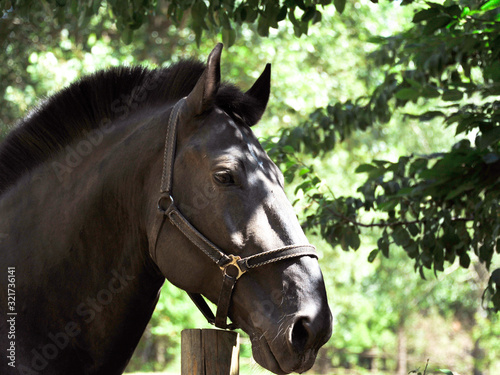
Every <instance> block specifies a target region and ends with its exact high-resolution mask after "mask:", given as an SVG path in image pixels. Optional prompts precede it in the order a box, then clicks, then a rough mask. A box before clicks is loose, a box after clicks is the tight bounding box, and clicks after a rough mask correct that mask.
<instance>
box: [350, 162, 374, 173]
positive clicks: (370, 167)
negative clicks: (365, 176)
mask: <svg viewBox="0 0 500 375" xmlns="http://www.w3.org/2000/svg"><path fill="white" fill-rule="evenodd" d="M376 169H378V168H377V167H376V166H374V165H371V164H361V165H359V166H358V167H357V168H356V169H355V170H354V173H369V172H371V171H373V170H376Z"/></svg>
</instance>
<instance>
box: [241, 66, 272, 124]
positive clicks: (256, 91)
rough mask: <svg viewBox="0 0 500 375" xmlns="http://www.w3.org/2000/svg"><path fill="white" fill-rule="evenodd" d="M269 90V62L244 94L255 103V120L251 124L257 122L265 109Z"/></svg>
mask: <svg viewBox="0 0 500 375" xmlns="http://www.w3.org/2000/svg"><path fill="white" fill-rule="evenodd" d="M270 92H271V64H267V65H266V68H265V69H264V71H263V72H262V74H261V75H260V77H259V78H258V79H257V81H255V83H254V84H253V86H252V87H251V88H250V90H248V91H247V92H246V93H245V95H247V96H249V97H250V98H251V99H252V101H254V102H255V103H256V108H255V111H256V113H255V121H254V122H253V124H250V125H251V126H252V125H255V124H256V123H257V122H259V120H260V118H261V117H262V115H263V114H264V111H265V110H266V106H267V101H268V100H269V94H270Z"/></svg>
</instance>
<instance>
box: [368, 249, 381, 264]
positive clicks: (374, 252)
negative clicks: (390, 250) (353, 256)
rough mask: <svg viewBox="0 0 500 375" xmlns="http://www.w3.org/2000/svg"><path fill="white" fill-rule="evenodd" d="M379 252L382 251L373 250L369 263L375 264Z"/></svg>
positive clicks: (369, 256)
mask: <svg viewBox="0 0 500 375" xmlns="http://www.w3.org/2000/svg"><path fill="white" fill-rule="evenodd" d="M379 251H380V250H378V249H375V250H372V251H371V252H370V255H368V262H370V263H373V261H374V260H375V258H377V255H378V253H379Z"/></svg>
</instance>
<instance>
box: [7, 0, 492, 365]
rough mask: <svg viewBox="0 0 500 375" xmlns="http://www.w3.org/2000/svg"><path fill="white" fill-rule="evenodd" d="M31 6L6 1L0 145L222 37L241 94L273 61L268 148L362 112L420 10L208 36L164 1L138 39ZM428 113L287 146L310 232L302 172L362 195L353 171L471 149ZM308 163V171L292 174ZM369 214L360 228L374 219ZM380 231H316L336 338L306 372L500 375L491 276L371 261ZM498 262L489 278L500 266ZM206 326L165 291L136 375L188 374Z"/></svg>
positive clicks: (103, 16)
mask: <svg viewBox="0 0 500 375" xmlns="http://www.w3.org/2000/svg"><path fill="white" fill-rule="evenodd" d="M12 3H14V2H12ZM26 3H27V5H26V9H21V10H20V11H17V10H16V7H13V6H12V4H11V3H10V2H8V1H2V2H1V4H2V5H3V9H2V10H3V17H2V19H1V20H0V37H1V38H2V39H1V43H2V52H1V54H0V100H1V108H2V110H1V112H0V139H1V138H2V137H4V136H5V134H6V133H7V132H8V131H9V130H10V129H12V128H13V127H15V125H16V122H17V120H18V119H20V118H22V117H24V116H26V115H27V113H28V112H29V110H30V109H32V108H33V107H34V106H36V104H37V103H39V102H40V101H42V100H43V99H44V98H45V97H47V96H50V95H51V94H53V93H55V92H56V91H58V90H60V89H61V88H63V87H65V86H66V85H68V84H70V83H71V82H73V81H75V80H76V79H78V78H79V77H82V76H84V75H85V74H89V73H92V72H94V71H96V70H98V69H105V68H107V67H110V66H117V65H136V64H140V65H145V66H148V67H151V68H155V67H163V66H168V65H169V64H171V63H172V62H176V61H178V60H179V59H183V58H194V59H201V60H205V59H206V57H207V55H208V53H209V52H210V50H211V49H212V48H213V47H214V45H215V44H216V43H217V42H219V41H221V40H224V41H225V42H226V48H225V50H224V52H223V56H222V77H223V79H224V80H227V81H230V82H232V83H234V84H236V85H237V86H239V87H240V88H242V89H244V90H245V89H247V88H249V87H250V86H251V85H252V83H253V82H254V80H255V79H256V78H257V77H258V76H259V74H260V73H261V71H262V70H263V69H264V67H265V64H266V63H268V62H269V63H272V69H273V71H272V92H271V98H270V100H269V105H268V109H267V112H266V114H265V116H264V117H263V119H262V121H261V123H260V124H259V125H258V126H257V127H255V128H254V131H255V132H256V134H257V135H258V136H259V137H260V139H261V140H262V141H263V142H264V143H265V144H270V143H272V142H273V140H276V138H279V136H280V134H283V133H282V131H283V129H288V130H290V129H295V128H297V127H299V126H300V125H301V124H303V123H304V122H305V121H309V120H308V119H310V117H309V116H310V115H311V113H313V112H314V111H315V110H316V109H317V108H326V107H327V106H328V105H329V104H330V103H332V102H335V103H337V102H338V103H346V102H348V101H349V100H350V99H352V100H353V102H352V103H353V105H356V103H357V102H356V100H361V99H359V98H367V97H369V96H370V95H372V93H373V91H374V90H375V89H376V88H377V87H378V86H379V85H380V84H381V82H383V81H384V80H385V79H386V77H387V67H386V66H384V65H383V64H381V63H380V61H378V60H377V58H376V57H377V54H376V51H377V50H379V48H380V45H379V43H378V41H379V39H377V38H380V37H382V38H388V37H390V36H392V35H396V34H398V33H401V32H404V31H405V30H406V29H408V27H409V25H410V24H411V22H412V19H413V17H414V15H415V12H416V10H417V7H418V4H410V5H406V6H402V4H401V2H390V1H387V2H381V3H379V4H375V3H373V2H370V1H367V0H354V1H350V2H348V3H346V2H344V6H345V10H344V9H342V10H344V11H343V13H342V14H340V13H341V12H340V11H339V7H335V6H334V5H333V4H332V5H328V6H325V7H324V8H322V9H321V22H317V23H314V22H310V24H309V26H308V29H307V30H305V31H306V33H307V35H305V33H303V32H302V33H301V32H297V30H296V29H297V25H294V23H293V22H291V21H290V20H289V19H284V20H283V21H280V23H279V28H272V27H271V28H267V29H266V30H262V25H259V23H258V22H246V23H242V24H241V25H237V27H233V28H232V29H231V33H228V32H224V30H222V31H220V29H217V28H210V27H208V30H205V31H204V32H203V34H202V35H201V36H200V32H199V30H198V29H197V28H196V24H193V21H192V19H193V17H195V16H196V13H195V12H194V11H193V10H192V9H191V13H190V11H189V9H188V8H189V7H188V6H186V9H187V10H186V11H185V12H184V13H183V14H180V15H179V17H178V18H177V19H173V18H172V17H166V16H165V14H167V13H168V12H169V9H167V8H168V5H169V3H168V2H160V1H158V4H157V5H156V6H157V7H158V10H157V12H150V13H148V14H146V15H145V16H144V19H143V20H141V22H139V23H138V26H137V27H134V28H132V29H133V32H129V31H128V29H124V28H123V27H122V26H120V25H119V24H118V23H117V22H116V18H117V14H118V13H117V12H116V10H115V8H116V4H115V2H112V1H108V2H105V1H102V2H101V1H98V2H96V1H94V2H93V1H90V2H88V3H89V4H88V6H93V7H94V9H93V10H92V12H90V13H89V14H88V15H83V16H82V17H80V18H81V19H80V18H78V17H77V16H76V15H75V14H74V13H72V12H71V11H68V12H67V13H64V14H63V15H60V14H59V13H58V10H57V9H59V8H58V7H70V6H71V5H72V2H67V4H66V2H65V1H62V2H61V3H62V4H63V5H61V4H59V1H56V2H55V3H54V2H50V1H48V2H37V3H36V5H35V3H34V2H33V3H31V4H30V2H29V1H28V2H26ZM82 3H87V2H82ZM125 3H127V4H128V3H129V2H125ZM130 3H133V2H130ZM191 3H193V2H191ZM205 3H206V4H208V2H205ZM306 3H307V1H306ZM316 3H318V2H316ZM326 3H329V2H326ZM338 3H341V2H338ZM338 3H337V5H339V4H338ZM403 3H404V2H403ZM443 3H444V2H443ZM110 4H114V5H113V6H114V7H115V8H113V9H112V8H111V5H110ZM190 5H192V4H190ZM161 7H164V8H165V9H164V10H163V11H162V10H161V9H159V8H161ZM113 12H114V13H113ZM1 15H2V14H0V16H1ZM58 17H59V18H60V20H59V21H58ZM220 22H223V20H222V21H220ZM259 28H260V29H259ZM262 34H264V36H263V35H262ZM300 34H302V35H300ZM298 35H300V36H298ZM228 44H232V45H231V46H228ZM393 69H396V70H397V67H393ZM428 105H429V104H427V102H423V101H417V100H415V101H414V102H412V103H408V105H407V106H406V107H405V111H397V110H395V111H394V112H393V113H392V116H391V118H390V119H387V121H379V122H378V123H375V124H373V126H370V127H369V128H368V129H353V130H352V131H351V132H349V134H348V135H346V136H345V137H344V138H343V139H342V141H341V142H335V146H334V147H333V145H332V146H331V147H330V150H322V152H321V153H314V152H310V151H309V150H308V149H307V148H305V149H301V148H300V147H297V148H295V149H292V151H293V153H294V159H293V160H295V164H294V165H292V164H286V163H285V164H281V167H282V168H283V169H284V171H285V172H286V170H287V169H291V168H292V167H293V168H295V169H294V174H286V176H287V182H288V185H287V193H288V196H289V199H290V200H291V201H292V202H295V203H294V206H295V208H296V212H297V215H298V216H299V218H300V219H301V221H303V222H305V223H307V222H308V220H310V217H309V219H308V216H310V215H311V209H313V208H311V202H310V200H305V199H304V195H305V192H304V190H303V189H302V190H301V189H300V188H299V189H297V186H299V185H300V184H301V183H303V179H302V178H301V176H302V175H301V173H302V174H306V173H309V172H310V170H309V169H310V167H311V166H312V167H314V174H315V175H316V176H320V178H321V183H320V184H319V185H321V187H320V188H323V189H326V190H328V191H329V193H331V194H332V196H334V197H340V196H356V195H357V194H359V193H358V192H357V191H356V189H357V188H358V187H359V186H361V185H362V184H363V182H364V181H365V180H366V176H365V175H364V174H360V173H355V170H356V168H358V167H359V166H360V165H364V164H366V163H369V162H370V161H371V160H373V159H376V160H387V161H392V162H397V161H398V158H399V157H400V155H412V154H413V155H428V154H432V153H439V152H444V151H446V150H449V149H450V148H451V147H452V146H453V145H454V144H456V143H457V142H458V141H459V140H461V139H468V138H470V134H459V135H458V136H457V135H456V133H457V131H456V128H455V126H454V125H453V124H452V125H450V126H443V125H442V119H440V118H434V119H432V118H431V119H429V121H420V119H418V118H413V117H411V116H410V117H408V116H405V113H406V112H409V111H410V112H411V110H412V108H417V109H419V110H420V109H422V108H425V106H428ZM299 128H300V127H299ZM270 151H272V149H271V148H270ZM271 154H272V152H271ZM301 163H302V164H303V165H304V166H305V165H307V166H308V167H307V168H309V169H308V170H307V171H305V170H304V171H303V172H301V170H300V168H299V169H298V170H297V168H296V166H297V165H302V164H301ZM304 168H306V167H304ZM370 215H371V214H370V213H368V214H366V216H365V217H364V222H365V223H370V222H371V220H374V218H375V216H373V215H372V216H370ZM382 231H383V228H379V227H377V226H369V225H367V226H366V227H365V228H364V230H363V231H361V232H360V233H359V243H356V242H357V240H356V238H355V239H350V240H348V241H351V245H352V242H354V245H352V246H351V245H349V244H347V245H346V244H342V243H339V242H338V241H328V240H327V238H326V239H325V236H324V235H322V234H321V233H320V231H315V230H310V231H308V237H309V240H310V241H311V243H313V244H314V245H315V246H316V247H317V248H318V252H319V254H320V260H319V261H320V265H321V267H322V270H323V273H324V277H325V281H326V285H327V290H328V298H329V303H330V306H331V309H332V312H333V315H334V331H333V336H332V338H331V340H330V341H329V342H328V343H327V344H326V345H325V346H324V347H323V348H322V349H321V350H320V352H319V355H318V359H317V361H316V364H315V366H314V368H313V369H312V370H311V371H310V372H308V373H310V374H399V375H403V374H408V373H409V372H410V373H411V372H412V371H413V372H414V373H415V374H417V373H419V372H420V373H423V372H424V369H425V368H426V364H427V361H428V366H427V370H426V373H427V374H431V373H432V374H434V373H436V374H437V373H446V372H445V371H444V370H449V371H451V372H452V373H453V374H461V375H465V374H470V375H480V374H483V375H496V374H499V373H500V319H499V316H498V313H496V314H495V313H492V312H491V311H489V310H488V309H485V308H484V303H483V301H482V296H483V293H484V291H485V289H486V288H487V286H488V280H489V271H488V269H487V268H486V266H485V265H484V264H483V263H482V262H480V261H479V260H478V257H477V256H475V255H474V254H471V261H470V264H468V265H467V266H468V267H463V266H464V264H459V262H458V260H457V261H455V262H450V263H449V264H447V265H446V267H444V270H443V271H442V272H435V273H433V272H432V271H431V270H426V271H427V272H426V273H425V276H426V279H425V280H424V279H422V278H421V276H420V275H419V272H418V269H416V267H415V264H414V261H413V260H411V259H410V258H409V257H408V255H407V253H406V252H405V250H403V248H402V247H399V246H397V245H395V244H393V243H392V244H391V246H390V255H389V256H388V257H387V256H381V255H380V256H377V257H375V256H374V255H376V254H374V253H373V249H377V248H379V245H378V244H377V242H378V240H379V238H380V237H381V236H382ZM355 249H356V250H355ZM368 259H369V260H370V261H369V260H368ZM492 262H493V263H492V264H491V265H490V268H494V267H493V266H494V265H495V264H496V265H498V263H499V262H498V260H496V263H495V260H493V261H492ZM434 271H435V270H434ZM207 327H208V325H207V323H206V322H205V320H204V318H203V317H202V316H201V314H200V313H199V312H198V310H197V309H196V308H195V307H194V305H193V304H192V303H191V301H190V300H189V298H188V296H187V295H186V294H185V293H184V292H183V291H181V290H179V289H177V288H175V287H173V286H172V285H170V284H169V283H168V282H166V283H165V285H164V287H163V289H162V294H161V298H160V301H159V303H158V306H157V308H156V311H155V313H154V315H153V318H152V320H151V322H150V324H149V325H148V327H147V329H146V331H145V333H144V335H143V338H142V340H141V342H140V343H139V345H138V347H137V349H136V351H135V354H134V356H133V358H132V360H131V361H130V364H129V366H128V368H127V372H129V373H139V372H148V373H149V372H160V373H168V374H179V373H180V334H181V331H182V329H184V328H207ZM241 341H242V347H241V359H240V363H241V368H242V369H241V373H242V374H266V373H268V372H265V371H264V370H262V369H261V368H260V367H259V366H258V365H257V364H255V363H254V361H253V359H252V358H251V349H250V342H249V340H248V338H247V337H246V336H245V334H244V333H242V338H241ZM441 370H443V371H441Z"/></svg>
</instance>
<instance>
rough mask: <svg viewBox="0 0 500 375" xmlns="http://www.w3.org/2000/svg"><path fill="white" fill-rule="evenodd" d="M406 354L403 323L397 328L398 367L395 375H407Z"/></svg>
mask: <svg viewBox="0 0 500 375" xmlns="http://www.w3.org/2000/svg"><path fill="white" fill-rule="evenodd" d="M407 367H408V353H407V339H406V331H405V324H404V321H403V322H400V323H399V326H398V367H397V375H407V373H408V371H407Z"/></svg>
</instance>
